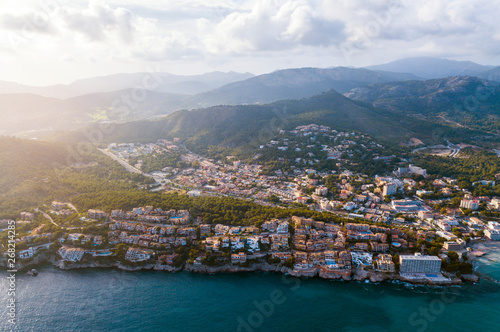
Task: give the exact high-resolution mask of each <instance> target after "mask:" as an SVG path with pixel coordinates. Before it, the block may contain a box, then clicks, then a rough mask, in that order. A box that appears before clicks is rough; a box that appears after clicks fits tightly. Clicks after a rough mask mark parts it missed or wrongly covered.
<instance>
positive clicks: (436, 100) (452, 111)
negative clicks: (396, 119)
mask: <svg viewBox="0 0 500 332" xmlns="http://www.w3.org/2000/svg"><path fill="white" fill-rule="evenodd" d="M345 96H347V97H349V98H351V99H353V100H358V101H364V102H369V103H371V104H372V105H373V106H374V107H376V108H381V109H385V110H388V111H391V112H395V113H398V114H405V115H408V116H413V117H417V118H420V119H426V120H430V121H435V122H441V123H448V124H454V125H456V126H462V127H463V126H465V127H469V128H474V129H479V130H488V131H493V132H496V131H498V130H499V129H500V83H498V82H493V81H488V80H485V79H482V78H478V77H471V76H454V77H448V78H440V79H433V80H427V81H409V82H391V83H382V84H373V85H370V86H365V87H359V88H355V89H353V90H351V91H350V92H348V93H346V94H345Z"/></svg>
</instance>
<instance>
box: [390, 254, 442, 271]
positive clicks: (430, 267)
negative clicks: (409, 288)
mask: <svg viewBox="0 0 500 332" xmlns="http://www.w3.org/2000/svg"><path fill="white" fill-rule="evenodd" d="M399 263H400V264H401V266H400V268H399V270H400V272H401V273H439V272H441V259H439V257H437V256H428V255H401V256H399Z"/></svg>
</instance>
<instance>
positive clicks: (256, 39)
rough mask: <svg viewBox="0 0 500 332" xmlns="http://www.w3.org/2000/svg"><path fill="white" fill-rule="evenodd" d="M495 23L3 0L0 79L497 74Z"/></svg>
mask: <svg viewBox="0 0 500 332" xmlns="http://www.w3.org/2000/svg"><path fill="white" fill-rule="evenodd" d="M498 17H500V1H491V0H308V1H306V0H221V1H218V0H147V1H144V0H142V1H140V0H106V1H103V0H90V1H89V0H85V1H83V0H18V1H15V2H13V1H3V2H1V3H0V80H3V81H12V82H19V83H23V84H30V85H49V84H58V83H70V82H72V81H74V80H76V79H80V78H86V77H93V76H103V75H109V74H113V73H118V72H145V71H152V70H155V71H162V72H169V73H173V74H186V75H192V74H201V73H206V72H211V71H224V72H227V71H236V72H251V73H253V74H263V73H268V72H271V71H274V70H278V69H283V68H296V67H321V68H326V67H335V66H354V67H362V66H367V65H372V64H380V63H386V62H389V61H392V60H396V59H399V58H404V57H414V56H433V57H441V58H448V59H453V60H470V61H474V62H478V63H481V64H489V65H500V24H498V22H497V21H498Z"/></svg>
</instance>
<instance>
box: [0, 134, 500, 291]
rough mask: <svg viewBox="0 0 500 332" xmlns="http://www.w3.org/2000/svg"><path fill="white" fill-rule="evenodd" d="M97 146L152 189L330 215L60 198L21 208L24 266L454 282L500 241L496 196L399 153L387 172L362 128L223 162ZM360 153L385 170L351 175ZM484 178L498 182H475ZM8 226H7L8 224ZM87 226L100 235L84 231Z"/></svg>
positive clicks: (156, 147) (165, 148)
mask: <svg viewBox="0 0 500 332" xmlns="http://www.w3.org/2000/svg"><path fill="white" fill-rule="evenodd" d="M460 148H461V147H457V148H456V149H454V150H453V151H452V154H453V156H450V158H452V157H456V156H457V155H458V154H459V152H460ZM102 151H103V152H104V153H106V154H108V155H109V156H111V157H113V158H114V159H115V160H117V161H119V162H120V163H122V164H123V165H124V166H126V167H127V168H128V169H129V170H130V171H133V172H138V173H142V174H144V175H147V176H150V177H152V178H153V179H154V181H155V184H154V185H149V186H147V187H145V188H144V189H147V190H152V191H161V190H166V191H169V190H182V191H184V192H185V193H187V195H189V196H191V197H197V196H232V197H237V198H240V199H245V200H251V201H253V202H255V203H258V204H261V205H266V206H275V207H281V208H288V207H300V208H305V209H309V210H313V211H317V212H325V213H327V214H328V215H331V216H333V217H335V218H332V220H335V221H334V222H333V221H332V222H325V221H319V220H313V219H310V218H305V217H299V216H293V217H291V218H287V219H273V220H267V221H265V222H262V223H258V224H256V225H252V226H235V225H224V224H218V223H207V222H205V221H204V220H203V219H202V218H201V217H194V216H192V215H191V213H190V211H188V210H179V211H176V210H163V209H161V208H158V207H154V206H145V207H136V208H134V209H132V210H131V211H123V210H118V209H116V210H111V211H100V210H93V209H91V210H88V211H86V213H79V212H78V211H77V210H76V208H75V207H74V206H72V205H71V204H70V203H69V202H68V203H65V202H53V203H52V204H51V205H50V206H46V207H44V208H42V210H43V211H42V210H38V209H37V210H36V211H31V212H23V213H21V215H20V218H19V220H17V221H16V223H17V225H25V224H30V223H33V225H36V227H33V228H32V229H31V230H30V231H29V232H27V233H26V234H21V235H22V236H19V237H17V239H16V243H17V245H18V248H19V250H18V252H17V256H18V266H19V267H23V266H28V265H30V264H33V262H35V263H36V262H38V261H39V260H37V259H36V258H37V256H39V255H45V256H46V255H47V252H49V253H50V252H52V253H54V254H55V256H54V257H53V263H55V264H58V265H59V266H62V267H64V266H65V267H68V266H69V267H71V266H78V265H79V264H87V265H88V266H101V265H102V264H105V263H103V262H106V263H107V264H115V263H116V262H119V263H120V266H122V267H128V268H143V267H149V268H157V269H167V270H169V269H170V270H176V269H182V268H184V269H188V270H191V271H201V272H214V271H236V270H242V271H247V270H252V269H254V270H255V269H258V270H265V269H267V270H274V271H281V272H284V273H289V274H291V275H294V276H309V277H313V276H319V277H322V278H331V279H338V278H342V279H345V280H350V279H351V278H358V279H363V278H369V279H370V280H379V279H380V278H382V279H398V280H405V281H410V282H425V283H435V284H447V283H456V282H457V276H465V275H470V274H472V272H473V271H472V265H471V264H470V262H471V261H472V260H473V259H474V257H475V256H477V255H482V254H484V252H480V251H478V250H475V249H473V248H472V246H473V245H474V244H475V243H478V242H480V241H498V240H500V223H498V222H497V221H495V219H496V217H495V216H496V213H497V212H496V211H498V210H499V209H500V199H499V198H496V197H492V196H490V195H485V196H474V195H473V192H471V191H470V190H468V189H463V188H461V187H460V186H459V185H458V184H457V180H456V179H453V178H451V177H436V176H433V177H429V176H428V174H427V171H426V170H425V169H423V168H420V167H417V166H415V165H412V164H411V163H409V162H408V161H407V160H405V159H403V158H400V159H399V160H398V163H397V165H396V166H395V167H393V168H394V169H392V170H391V169H390V168H391V167H392V166H394V165H393V164H390V163H391V162H393V161H394V159H395V158H396V156H394V155H388V156H384V155H383V152H384V151H385V150H384V147H383V146H382V145H380V144H378V143H376V142H374V141H373V140H371V138H369V137H368V136H366V135H361V134H356V133H348V132H337V131H335V130H331V129H330V128H329V127H325V126H318V125H308V126H300V127H297V128H295V129H294V130H292V131H289V132H286V131H284V130H282V131H280V138H277V139H275V140H271V141H269V143H268V144H265V145H262V146H260V147H259V152H258V153H256V154H255V155H254V156H253V157H252V159H253V160H255V161H256V162H255V163H245V162H243V161H241V160H235V158H234V157H231V156H227V157H226V161H224V162H221V161H220V160H219V161H215V160H213V159H208V158H205V157H202V156H199V155H197V154H194V153H192V152H190V151H188V150H187V149H186V147H185V146H183V144H182V141H181V140H179V139H173V140H159V141H158V142H157V143H150V144H145V145H143V144H111V145H110V146H109V147H108V148H107V149H105V150H102ZM269 153H277V156H278V157H277V158H278V160H279V162H280V163H281V164H283V165H287V168H286V169H284V168H278V169H271V170H270V171H269V169H266V170H267V171H266V172H263V170H264V166H263V163H260V164H259V163H258V160H259V159H261V158H262V157H264V156H265V155H266V154H269ZM280 153H282V157H280ZM360 154H365V155H366V154H370V156H371V158H372V159H373V160H372V163H376V164H377V165H382V166H384V165H385V166H387V168H388V169H389V171H386V172H384V173H383V175H375V176H369V175H367V174H363V173H362V172H359V171H356V166H357V165H358V164H357V163H356V162H355V158H356V156H357V155H360ZM155 158H156V159H158V158H165V160H168V161H167V163H168V164H171V166H165V167H162V166H163V165H162V164H161V163H160V167H161V168H160V169H151V167H149V166H148V163H151V160H155ZM176 158H177V159H176ZM172 160H174V162H173V163H172ZM325 162H327V163H328V164H325ZM146 168H148V173H146V172H145V170H144V169H146ZM474 185H476V182H475V183H474ZM477 185H478V186H490V187H491V186H494V185H495V183H494V181H492V180H479V181H477ZM480 212H481V213H480ZM56 215H57V216H58V218H59V219H61V218H62V219H64V218H70V217H71V216H73V220H74V221H76V223H75V224H74V225H73V227H69V226H71V225H66V226H63V227H61V228H60V229H59V230H58V231H56V232H46V231H44V229H45V228H46V227H47V225H51V224H55V225H57V223H55V222H54V220H53V219H52V217H54V216H56ZM51 216H52V217H51ZM75 216H76V217H75ZM40 220H43V222H42V221H40ZM8 224H9V221H8V220H4V221H0V227H2V228H6V227H7V225H8ZM58 226H61V225H58ZM86 226H93V229H95V230H96V233H91V232H81V230H83V229H85V227H86ZM87 229H88V227H87ZM49 256H50V255H49ZM100 262H101V263H100ZM92 264H94V265H92ZM99 264H101V265H99ZM381 276H382V277H381Z"/></svg>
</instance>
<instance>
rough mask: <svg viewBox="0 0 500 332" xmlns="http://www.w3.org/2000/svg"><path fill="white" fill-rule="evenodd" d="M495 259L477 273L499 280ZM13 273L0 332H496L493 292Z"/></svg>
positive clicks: (264, 279)
mask: <svg viewBox="0 0 500 332" xmlns="http://www.w3.org/2000/svg"><path fill="white" fill-rule="evenodd" d="M497 249H499V250H498V251H496V252H495V253H490V254H489V255H487V256H485V257H483V258H481V259H480V260H479V266H478V270H479V271H481V272H482V273H485V274H487V275H488V276H489V277H491V278H494V279H496V280H500V246H497ZM39 271H40V274H39V275H38V277H29V276H27V275H26V274H25V273H18V274H17V295H16V300H17V324H16V325H15V326H14V327H12V326H11V325H10V324H9V323H8V322H7V288H8V282H7V279H6V276H7V273H6V272H2V275H3V276H4V277H3V278H1V281H0V287H1V291H0V302H1V305H2V306H3V307H2V310H1V316H0V320H1V321H0V330H1V331H9V330H13V331H372V332H375V331H500V284H498V282H495V281H494V280H482V281H481V282H480V283H479V284H476V285H468V286H462V287H451V288H429V287H424V286H410V285H405V284H393V283H381V284H367V283H357V282H341V281H328V280H321V279H297V278H292V277H287V276H283V275H280V274H273V273H244V274H219V275H197V274H191V273H187V272H182V273H166V272H154V271H139V272H126V271H120V270H115V269H89V270H72V271H63V270H59V269H56V268H54V267H51V266H44V267H41V268H39Z"/></svg>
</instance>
